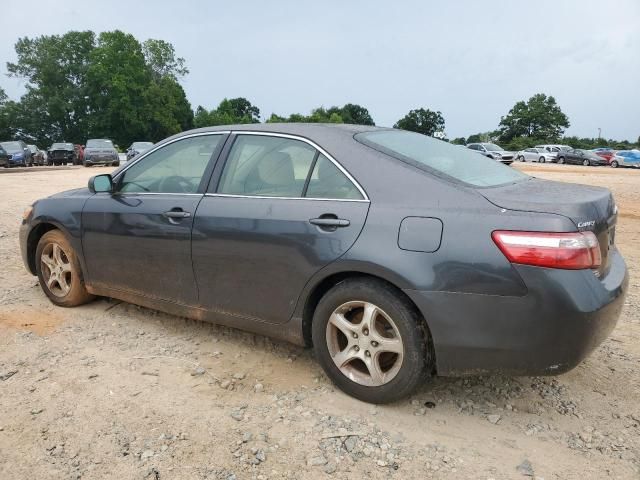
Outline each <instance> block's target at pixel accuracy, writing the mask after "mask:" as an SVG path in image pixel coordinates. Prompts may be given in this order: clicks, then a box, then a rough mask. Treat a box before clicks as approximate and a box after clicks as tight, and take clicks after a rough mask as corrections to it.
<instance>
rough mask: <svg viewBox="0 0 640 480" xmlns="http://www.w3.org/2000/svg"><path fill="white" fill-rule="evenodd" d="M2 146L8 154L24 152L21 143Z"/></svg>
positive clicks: (7, 143)
mask: <svg viewBox="0 0 640 480" xmlns="http://www.w3.org/2000/svg"><path fill="white" fill-rule="evenodd" d="M2 146H3V148H4V149H5V150H6V151H7V152H21V151H22V145H20V142H3V143H2Z"/></svg>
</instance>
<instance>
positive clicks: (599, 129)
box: [598, 127, 602, 140]
mask: <svg viewBox="0 0 640 480" xmlns="http://www.w3.org/2000/svg"><path fill="white" fill-rule="evenodd" d="M601 131H602V129H601V128H600V127H598V140H600V132H601Z"/></svg>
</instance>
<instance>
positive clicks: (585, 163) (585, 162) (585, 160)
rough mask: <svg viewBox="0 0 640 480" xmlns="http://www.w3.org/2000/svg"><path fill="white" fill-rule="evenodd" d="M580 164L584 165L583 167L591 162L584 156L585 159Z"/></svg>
mask: <svg viewBox="0 0 640 480" xmlns="http://www.w3.org/2000/svg"><path fill="white" fill-rule="evenodd" d="M582 165H584V166H585V167H588V166H590V165H591V162H590V161H589V160H587V159H586V158H585V159H584V160H583V161H582Z"/></svg>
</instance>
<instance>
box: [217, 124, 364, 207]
mask: <svg viewBox="0 0 640 480" xmlns="http://www.w3.org/2000/svg"><path fill="white" fill-rule="evenodd" d="M231 133H232V134H233V136H234V138H233V143H232V144H231V145H230V147H229V149H228V150H227V151H226V152H225V155H224V159H223V160H224V161H223V164H222V167H221V169H220V171H219V172H218V178H217V179H215V186H213V190H214V191H213V192H210V191H207V192H206V193H205V196H207V197H227V198H258V199H267V198H271V199H276V200H328V201H333V202H370V200H369V196H368V195H367V192H365V190H364V188H362V186H361V185H360V184H359V183H358V181H357V180H356V179H355V178H353V176H352V175H351V174H350V173H349V172H348V171H347V169H345V168H344V167H343V166H342V165H341V164H340V163H339V162H338V161H337V160H336V159H335V158H333V157H332V156H331V155H330V154H329V153H328V152H327V151H326V150H325V149H324V148H322V147H321V146H319V145H318V144H317V143H315V142H313V141H312V140H309V139H308V138H305V137H301V136H298V135H291V134H288V133H275V132H260V131H256V130H234V131H233V132H231ZM240 135H258V136H263V137H279V138H288V139H291V140H298V141H301V142H304V143H306V144H308V145H311V146H312V147H313V148H315V149H316V150H317V151H318V152H319V153H321V154H323V155H324V156H325V157H327V158H328V159H329V161H330V162H332V163H333V164H334V165H335V166H336V167H337V168H338V170H340V171H341V172H342V173H343V174H344V175H345V176H346V177H347V178H348V179H349V181H350V182H351V183H352V184H353V185H354V186H355V187H356V188H357V189H358V191H359V192H360V195H362V198H361V199H360V198H358V199H344V198H310V197H271V196H267V195H238V194H230V193H219V192H218V189H219V188H220V179H221V178H222V173H223V172H224V168H225V167H226V165H227V161H228V159H229V153H230V152H231V149H232V148H233V144H235V141H236V139H237V137H239V136H240ZM317 157H318V155H316V156H315V157H314V160H315V159H317ZM313 163H314V165H315V162H313ZM314 165H312V167H313V166H314ZM211 189H212V188H211V185H210V187H209V189H208V190H211ZM305 193H306V192H305V191H303V195H304V194H305Z"/></svg>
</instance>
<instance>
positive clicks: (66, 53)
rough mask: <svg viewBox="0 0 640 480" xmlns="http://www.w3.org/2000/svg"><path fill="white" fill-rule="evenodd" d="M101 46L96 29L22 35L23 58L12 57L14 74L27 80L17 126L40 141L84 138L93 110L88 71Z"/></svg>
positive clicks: (20, 49)
mask: <svg viewBox="0 0 640 480" xmlns="http://www.w3.org/2000/svg"><path fill="white" fill-rule="evenodd" d="M94 47H95V35H94V34H93V32H89V31H87V32H68V33H65V34H64V35H50V36H40V37H37V38H35V39H30V38H21V39H19V40H18V41H17V43H16V45H15V50H16V54H17V57H18V61H17V62H16V63H11V62H9V63H7V71H8V72H9V76H12V77H18V78H22V79H24V80H26V82H27V85H26V87H27V93H26V94H25V96H24V97H23V99H22V100H21V102H20V105H14V106H13V110H14V114H15V115H14V117H13V120H14V121H16V122H19V124H17V125H14V126H15V127H16V129H17V130H20V131H23V132H29V136H30V137H31V138H32V139H33V140H34V141H37V142H38V143H40V144H47V143H50V142H53V141H55V140H66V141H71V142H80V141H84V135H85V132H86V129H87V123H88V118H89V115H90V108H89V99H88V90H87V72H88V69H89V64H90V56H91V52H92V50H93V49H94Z"/></svg>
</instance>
